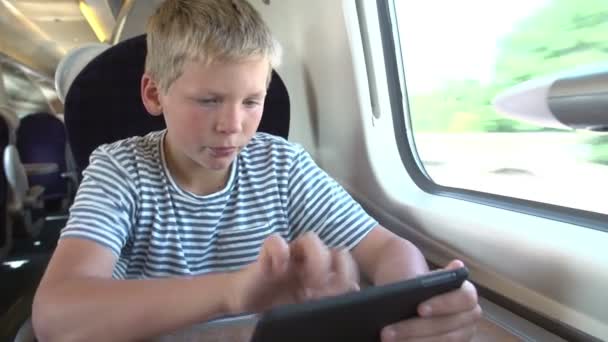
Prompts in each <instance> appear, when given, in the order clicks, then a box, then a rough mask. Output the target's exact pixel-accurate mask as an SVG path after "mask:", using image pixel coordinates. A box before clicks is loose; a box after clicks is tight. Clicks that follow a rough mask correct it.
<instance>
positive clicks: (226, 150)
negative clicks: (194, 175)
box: [209, 147, 237, 158]
mask: <svg viewBox="0 0 608 342" xmlns="http://www.w3.org/2000/svg"><path fill="white" fill-rule="evenodd" d="M209 150H210V151H211V155H212V156H214V157H216V158H221V157H228V156H230V155H231V154H233V153H234V152H236V150H237V148H236V147H209Z"/></svg>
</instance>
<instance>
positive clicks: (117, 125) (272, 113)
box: [64, 35, 290, 175]
mask: <svg viewBox="0 0 608 342" xmlns="http://www.w3.org/2000/svg"><path fill="white" fill-rule="evenodd" d="M146 51H147V50H146V39H145V35H140V36H137V37H134V38H131V39H128V40H125V41H123V42H120V43H118V44H116V45H115V46H112V47H111V48H109V49H107V50H106V51H104V52H103V53H101V54H100V55H99V56H97V57H96V58H95V59H93V60H92V61H91V62H90V63H89V64H88V65H87V66H86V67H85V68H84V69H83V70H82V71H81V72H80V73H79V74H78V76H77V77H76V78H75V79H74V82H73V83H72V85H71V86H70V89H69V91H68V93H67V95H66V99H65V113H64V117H65V124H66V128H67V132H68V140H69V143H70V147H71V148H72V154H73V156H74V160H75V162H76V166H77V169H78V170H77V171H78V173H79V175H80V174H81V172H82V170H84V168H86V166H87V165H88V163H89V155H90V154H91V152H93V150H94V149H95V148H96V147H97V146H99V145H102V144H105V143H110V142H114V141H116V140H120V139H124V138H127V137H131V136H135V135H140V136H141V135H145V134H147V133H149V132H152V131H156V130H161V129H164V128H165V122H164V119H163V118H162V116H152V115H150V114H148V112H147V111H146V109H145V107H144V106H143V103H142V100H141V96H140V82H141V77H142V75H143V72H144V64H145V57H146ZM289 111H290V108H289V95H288V93H287V88H286V87H285V84H284V83H283V81H282V80H281V78H280V77H279V75H278V74H277V73H276V72H274V71H273V74H272V80H271V82H270V87H269V89H268V92H267V97H266V102H265V107H264V114H263V116H262V122H261V123H260V127H259V129H258V130H259V131H262V132H267V133H271V134H275V135H279V136H282V137H285V138H287V135H288V133H289V118H290V112H289Z"/></svg>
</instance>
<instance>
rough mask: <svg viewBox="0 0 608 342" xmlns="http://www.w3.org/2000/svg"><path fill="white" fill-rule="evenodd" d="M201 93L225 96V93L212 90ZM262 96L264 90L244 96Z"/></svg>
mask: <svg viewBox="0 0 608 342" xmlns="http://www.w3.org/2000/svg"><path fill="white" fill-rule="evenodd" d="M202 93H204V94H205V96H213V97H225V96H226V94H225V93H220V92H217V91H213V90H205V91H203V92H202ZM264 96H266V90H263V91H258V92H255V93H252V94H249V95H247V96H246V97H264Z"/></svg>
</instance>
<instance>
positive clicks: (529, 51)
mask: <svg viewBox="0 0 608 342" xmlns="http://www.w3.org/2000/svg"><path fill="white" fill-rule="evenodd" d="M395 10H396V19H397V27H398V32H399V37H400V38H399V39H400V44H401V54H402V57H403V67H404V74H405V84H406V89H407V94H408V99H407V100H408V101H407V102H408V104H409V110H408V111H406V113H409V116H410V117H409V118H408V119H409V121H410V122H411V125H412V130H413V136H414V141H415V145H416V150H417V153H418V156H419V158H420V160H421V161H422V164H423V165H424V168H425V171H426V172H427V174H428V175H429V177H430V178H431V179H432V181H434V182H435V183H437V184H439V185H443V186H449V187H457V188H463V189H470V190H476V191H482V192H487V193H493V194H499V195H506V196H510V197H516V198H522V199H528V200H533V201H539V202H545V203H551V204H556V205H561V206H567V207H572V208H577V209H582V210H587V211H593V212H599V213H604V214H608V201H607V200H606V196H607V194H608V180H607V179H608V134H605V133H604V134H600V133H593V132H587V131H574V130H567V129H555V128H549V127H543V126H541V125H533V124H529V123H526V122H523V121H521V120H516V119H513V118H512V117H509V116H508V115H505V114H504V113H499V112H498V111H497V110H496V109H495V108H494V106H493V100H494V99H495V98H496V96H497V95H499V94H501V93H503V92H504V91H505V90H507V89H510V88H512V87H513V86H515V85H518V84H521V83H522V82H525V81H527V80H532V79H536V78H538V77H541V76H545V75H552V74H555V73H558V72H564V71H565V70H569V69H573V68H576V67H580V66H585V65H590V64H596V63H599V62H608V39H607V37H608V1H604V0H513V1H499V0H492V1H489V0H461V1H447V0H427V1H405V0H395Z"/></svg>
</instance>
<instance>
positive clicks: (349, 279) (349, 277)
mask: <svg viewBox="0 0 608 342" xmlns="http://www.w3.org/2000/svg"><path fill="white" fill-rule="evenodd" d="M331 255H332V269H333V271H334V272H335V273H336V277H337V279H338V280H339V282H340V283H342V284H343V286H344V287H345V290H358V289H359V269H358V268H357V263H356V262H355V260H354V259H353V257H352V256H351V254H350V252H349V251H348V250H346V249H340V250H337V249H333V250H332V251H331Z"/></svg>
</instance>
